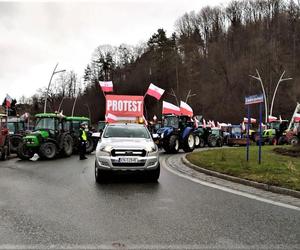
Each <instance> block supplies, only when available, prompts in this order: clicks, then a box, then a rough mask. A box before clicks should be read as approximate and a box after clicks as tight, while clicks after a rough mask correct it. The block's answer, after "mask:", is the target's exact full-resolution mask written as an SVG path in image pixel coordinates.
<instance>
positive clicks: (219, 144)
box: [217, 138, 223, 147]
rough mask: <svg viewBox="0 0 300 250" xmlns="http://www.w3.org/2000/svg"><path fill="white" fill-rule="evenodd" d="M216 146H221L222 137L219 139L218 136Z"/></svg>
mask: <svg viewBox="0 0 300 250" xmlns="http://www.w3.org/2000/svg"><path fill="white" fill-rule="evenodd" d="M217 146H218V147H222V146H223V142H222V139H221V138H219V139H218V140H217Z"/></svg>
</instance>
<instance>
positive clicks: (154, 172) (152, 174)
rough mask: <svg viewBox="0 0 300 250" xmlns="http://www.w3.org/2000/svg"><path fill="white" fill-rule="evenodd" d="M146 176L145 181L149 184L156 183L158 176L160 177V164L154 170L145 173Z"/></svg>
mask: <svg viewBox="0 0 300 250" xmlns="http://www.w3.org/2000/svg"><path fill="white" fill-rule="evenodd" d="M147 174H148V178H147V179H148V180H149V181H150V182H157V180H158V179H159V175H160V164H158V166H157V168H156V169H154V170H149V171H147Z"/></svg>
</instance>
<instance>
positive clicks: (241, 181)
mask: <svg viewBox="0 0 300 250" xmlns="http://www.w3.org/2000/svg"><path fill="white" fill-rule="evenodd" d="M181 161H182V163H183V164H184V165H186V166H188V167H190V168H192V169H194V170H196V171H198V172H201V173H204V174H207V175H211V176H214V177H217V178H221V179H224V180H227V181H232V182H236V183H239V184H243V185H247V186H251V187H255V188H259V189H263V190H266V191H271V192H273V193H278V194H285V195H289V196H293V197H296V198H300V192H299V191H296V190H292V189H288V188H282V187H276V186H272V185H268V184H264V183H260V182H256V181H250V180H246V179H242V178H239V177H234V176H231V175H227V174H222V173H219V172H216V171H212V170H208V169H205V168H202V167H199V166H197V165H194V164H193V163H191V162H190V161H189V160H188V159H186V155H184V156H183V157H181Z"/></svg>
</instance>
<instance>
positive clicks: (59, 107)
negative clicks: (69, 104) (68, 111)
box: [57, 96, 67, 112]
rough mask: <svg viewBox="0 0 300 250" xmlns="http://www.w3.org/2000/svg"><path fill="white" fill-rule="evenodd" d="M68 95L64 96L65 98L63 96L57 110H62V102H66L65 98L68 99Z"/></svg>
mask: <svg viewBox="0 0 300 250" xmlns="http://www.w3.org/2000/svg"><path fill="white" fill-rule="evenodd" d="M66 98H67V97H66V96H64V97H63V98H62V100H61V101H60V104H59V106H58V110H57V112H59V111H60V109H61V106H62V104H63V102H64V100H65V99H66Z"/></svg>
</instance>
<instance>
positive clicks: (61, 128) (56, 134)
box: [17, 113, 73, 160]
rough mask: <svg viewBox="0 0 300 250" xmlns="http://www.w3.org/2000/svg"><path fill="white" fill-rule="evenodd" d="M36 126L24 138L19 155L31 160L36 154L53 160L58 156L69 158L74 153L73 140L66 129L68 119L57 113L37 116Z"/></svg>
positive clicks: (19, 148) (18, 151) (23, 158)
mask: <svg viewBox="0 0 300 250" xmlns="http://www.w3.org/2000/svg"><path fill="white" fill-rule="evenodd" d="M35 118H36V125H35V129H34V131H33V132H32V133H30V134H28V135H26V136H25V137H23V141H22V143H20V144H19V146H18V150H17V155H18V157H19V158H21V159H22V160H29V159H30V158H31V157H33V155H34V154H35V153H37V154H38V155H39V156H40V157H41V158H42V159H48V160H49V159H53V158H55V157H56V156H58V155H61V156H65V157H68V156H70V155H72V153H73V138H72V136H71V134H70V132H69V131H68V130H67V129H66V117H65V116H64V115H62V114H57V113H42V114H37V115H35Z"/></svg>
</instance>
